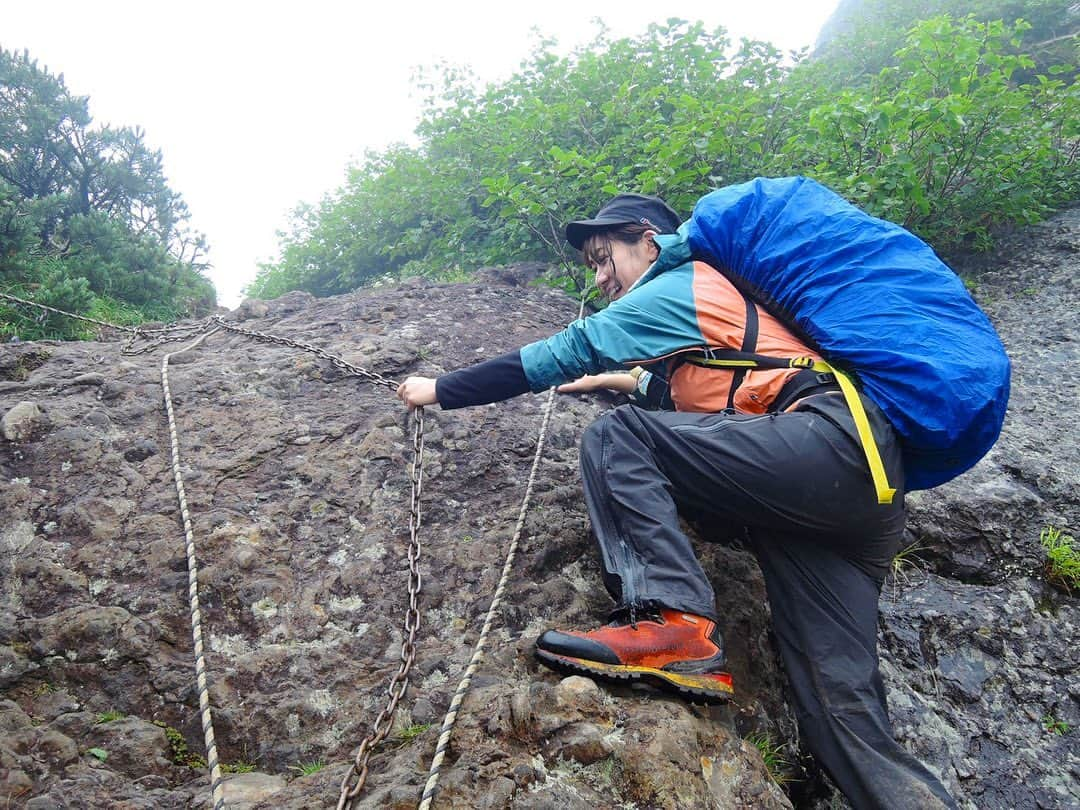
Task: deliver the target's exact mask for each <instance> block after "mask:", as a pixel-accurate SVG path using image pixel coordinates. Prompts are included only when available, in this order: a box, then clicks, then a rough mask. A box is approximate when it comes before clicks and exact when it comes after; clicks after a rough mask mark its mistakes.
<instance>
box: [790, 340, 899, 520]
mask: <svg viewBox="0 0 1080 810" xmlns="http://www.w3.org/2000/svg"><path fill="white" fill-rule="evenodd" d="M791 365H792V366H793V367H795V368H809V369H810V370H811V371H824V372H828V373H830V374H833V375H835V376H836V382H837V383H839V384H840V391H841V392H842V393H843V395H844V402H846V403H847V406H848V408H849V409H850V410H851V416H852V418H853V419H854V420H855V429H856V430H857V431H858V432H859V442H860V443H861V444H862V448H863V453H865V454H866V462H867V464H869V465H870V476H871V477H872V478H873V479H874V489H875V490H877V501H878V503H880V504H889V503H892V501H893V495H895V494H896V489H894V488H893V487H890V486H889V477H888V475H886V473H885V465H884V464H883V463H882V461H881V453H880V452H879V451H878V446H877V442H876V441H875V440H874V432H873V431H872V430H871V429H870V419H869V418H868V417H867V416H866V409H865V408H863V404H862V399H860V398H859V392H858V391H857V390H856V388H855V383H853V382H852V381H851V378H850V377H849V376H848V375H847V374H845V373H844V372H843V371H841V370H840V369H838V368H834V367H833V366H830V365H829V364H828V363H826V362H825V361H824V360H814V359H813V358H811V357H797V358H795V359H794V360H792V361H791Z"/></svg>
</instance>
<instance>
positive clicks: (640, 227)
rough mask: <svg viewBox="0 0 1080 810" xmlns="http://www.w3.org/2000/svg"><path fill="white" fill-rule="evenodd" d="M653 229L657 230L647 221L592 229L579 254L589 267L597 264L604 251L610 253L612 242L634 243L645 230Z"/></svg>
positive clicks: (639, 239)
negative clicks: (597, 229) (596, 229)
mask: <svg viewBox="0 0 1080 810" xmlns="http://www.w3.org/2000/svg"><path fill="white" fill-rule="evenodd" d="M655 230H657V228H656V226H655V225H652V224H649V223H646V224H642V223H639V222H628V223H626V224H625V225H612V226H611V227H610V228H606V229H604V230H602V231H594V232H593V233H591V234H589V236H588V237H586V239H585V243H584V244H583V245H582V246H581V256H582V258H583V259H584V260H585V264H587V265H589V266H590V267H591V266H592V265H593V264H599V262H600V257H601V256H602V255H604V251H606V252H607V255H609V256H610V255H611V243H612V242H622V243H623V244H624V245H636V244H637V243H638V242H640V241H641V239H642V237H643V236H644V235H645V232H646V231H655Z"/></svg>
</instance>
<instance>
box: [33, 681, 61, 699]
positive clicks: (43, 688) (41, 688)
mask: <svg viewBox="0 0 1080 810" xmlns="http://www.w3.org/2000/svg"><path fill="white" fill-rule="evenodd" d="M55 691H56V687H55V686H53V685H52V684H51V683H49V682H48V681H42V682H41V683H39V684H38V685H37V686H36V687H34V697H41V696H42V695H48V694H49V693H51V692H55Z"/></svg>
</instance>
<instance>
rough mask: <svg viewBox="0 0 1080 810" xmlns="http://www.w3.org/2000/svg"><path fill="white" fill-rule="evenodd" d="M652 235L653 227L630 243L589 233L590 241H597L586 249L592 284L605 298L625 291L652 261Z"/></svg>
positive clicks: (653, 254)
mask: <svg viewBox="0 0 1080 810" xmlns="http://www.w3.org/2000/svg"><path fill="white" fill-rule="evenodd" d="M655 235H656V232H655V231H646V232H645V233H644V234H642V237H641V239H640V240H638V241H637V242H634V243H633V244H627V243H626V242H620V241H619V240H617V239H612V238H610V237H605V236H603V235H599V236H593V237H590V242H591V241H592V240H597V241H596V242H595V243H593V244H592V245H591V248H592V249H591V250H587V254H588V255H591V256H592V258H591V259H590V260H589V262H588V264H589V268H590V269H591V270H593V271H594V272H595V273H596V286H597V287H599V288H600V292H602V293H603V294H604V295H605V296H606V297H607V298H608V299H609V300H611V301H615V300H617V299H619V298H621V297H622V296H623V295H625V294H626V293H627V292H628V291H629V290H630V288H631V287H632V286H634V283H635V282H636V281H637V280H638V279H639V278H641V277H642V276H643V275H644V274H645V271H646V270H648V269H649V267H650V266H652V263H653V262H654V261H656V257H657V256H658V255H659V253H660V250H659V248H657V246H656V243H655V242H654V241H653V239H652V238H653V236H655Z"/></svg>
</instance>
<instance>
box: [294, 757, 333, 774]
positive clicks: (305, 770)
mask: <svg viewBox="0 0 1080 810" xmlns="http://www.w3.org/2000/svg"><path fill="white" fill-rule="evenodd" d="M325 767H326V763H325V762H323V761H322V760H321V759H313V760H311V762H300V763H297V764H296V765H291V766H290V770H294V771H297V772H298V773H299V774H300V775H301V776H311V775H312V774H313V773H318V772H319V771H321V770H322V769H323V768H325Z"/></svg>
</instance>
